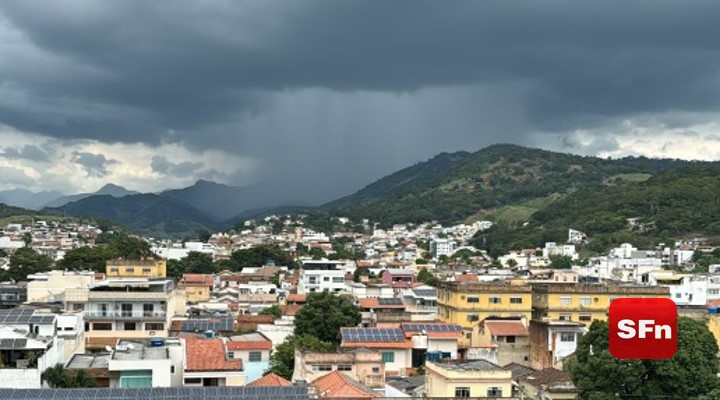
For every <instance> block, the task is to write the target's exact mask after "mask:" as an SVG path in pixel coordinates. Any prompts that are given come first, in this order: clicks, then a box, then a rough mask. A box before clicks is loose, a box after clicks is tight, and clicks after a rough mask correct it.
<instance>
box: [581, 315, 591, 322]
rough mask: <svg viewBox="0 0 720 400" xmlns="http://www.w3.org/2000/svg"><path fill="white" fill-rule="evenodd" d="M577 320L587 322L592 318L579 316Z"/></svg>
mask: <svg viewBox="0 0 720 400" xmlns="http://www.w3.org/2000/svg"><path fill="white" fill-rule="evenodd" d="M578 319H579V320H580V321H581V322H589V321H592V316H590V315H588V314H580V316H579V317H578Z"/></svg>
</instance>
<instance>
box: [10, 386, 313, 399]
mask: <svg viewBox="0 0 720 400" xmlns="http://www.w3.org/2000/svg"><path fill="white" fill-rule="evenodd" d="M142 398H152V399H153V400H180V399H188V400H190V399H208V400H237V399H243V400H266V399H272V398H276V399H287V400H305V399H308V398H309V396H308V391H307V388H306V387H300V386H285V387H247V386H235V387H233V386H218V387H174V388H147V389H121V388H97V389H90V388H88V389H0V399H4V400H47V399H74V400H78V399H103V400H126V399H142Z"/></svg>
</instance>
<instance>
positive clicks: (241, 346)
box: [227, 340, 272, 350]
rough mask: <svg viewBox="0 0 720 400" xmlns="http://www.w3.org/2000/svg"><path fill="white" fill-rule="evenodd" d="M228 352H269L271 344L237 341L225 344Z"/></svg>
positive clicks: (268, 342)
mask: <svg viewBox="0 0 720 400" xmlns="http://www.w3.org/2000/svg"><path fill="white" fill-rule="evenodd" d="M227 348H228V350H270V349H271V348H272V342H271V341H269V340H238V341H233V340H231V341H229V342H227Z"/></svg>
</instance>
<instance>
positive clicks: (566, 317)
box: [560, 314, 572, 321]
mask: <svg viewBox="0 0 720 400" xmlns="http://www.w3.org/2000/svg"><path fill="white" fill-rule="evenodd" d="M560 321H572V314H560Z"/></svg>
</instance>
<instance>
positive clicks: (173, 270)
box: [167, 260, 185, 278]
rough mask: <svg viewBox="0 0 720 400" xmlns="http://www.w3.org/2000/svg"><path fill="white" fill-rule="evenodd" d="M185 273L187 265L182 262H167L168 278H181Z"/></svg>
mask: <svg viewBox="0 0 720 400" xmlns="http://www.w3.org/2000/svg"><path fill="white" fill-rule="evenodd" d="M184 273H185V263H184V262H183V261H182V260H167V276H168V277H170V278H180V277H181V276H182V275H183V274H184Z"/></svg>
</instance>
